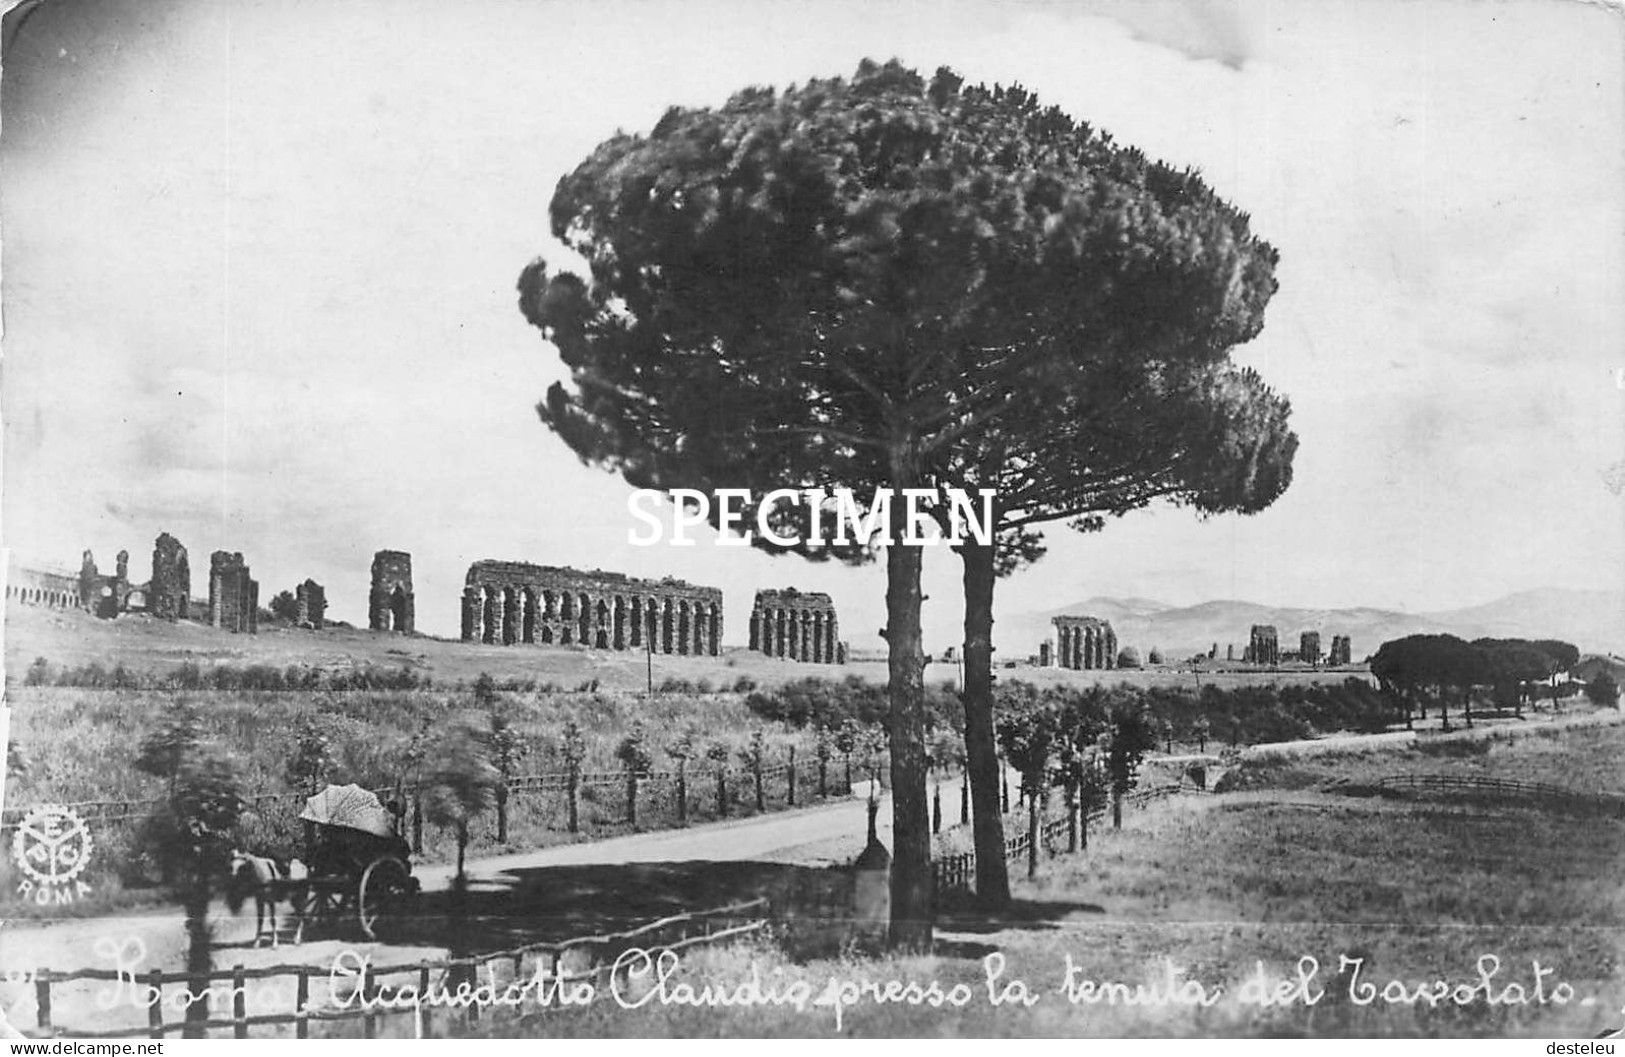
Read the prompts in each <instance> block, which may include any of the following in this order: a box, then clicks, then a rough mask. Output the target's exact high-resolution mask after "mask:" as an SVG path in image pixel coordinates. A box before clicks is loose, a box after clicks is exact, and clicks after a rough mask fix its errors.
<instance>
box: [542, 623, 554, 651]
mask: <svg viewBox="0 0 1625 1057" xmlns="http://www.w3.org/2000/svg"><path fill="white" fill-rule="evenodd" d="M542 644H543V645H544V646H551V645H553V625H551V624H543V625H542Z"/></svg>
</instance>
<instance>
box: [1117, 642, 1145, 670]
mask: <svg viewBox="0 0 1625 1057" xmlns="http://www.w3.org/2000/svg"><path fill="white" fill-rule="evenodd" d="M1117 666H1118V667H1119V668H1138V667H1140V651H1139V650H1137V649H1135V648H1134V647H1133V646H1124V647H1123V648H1122V649H1121V650H1120V651H1118V654H1117Z"/></svg>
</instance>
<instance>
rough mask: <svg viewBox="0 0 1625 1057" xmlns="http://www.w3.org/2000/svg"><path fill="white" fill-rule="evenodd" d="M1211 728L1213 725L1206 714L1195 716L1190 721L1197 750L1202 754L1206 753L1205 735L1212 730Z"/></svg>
mask: <svg viewBox="0 0 1625 1057" xmlns="http://www.w3.org/2000/svg"><path fill="white" fill-rule="evenodd" d="M1212 730H1213V725H1212V724H1211V723H1209V722H1208V718H1207V717H1206V716H1197V717H1196V720H1195V721H1194V722H1193V723H1191V733H1192V734H1194V735H1196V751H1197V752H1200V753H1203V754H1204V755H1205V754H1206V753H1207V736H1208V734H1210V733H1211V732H1212Z"/></svg>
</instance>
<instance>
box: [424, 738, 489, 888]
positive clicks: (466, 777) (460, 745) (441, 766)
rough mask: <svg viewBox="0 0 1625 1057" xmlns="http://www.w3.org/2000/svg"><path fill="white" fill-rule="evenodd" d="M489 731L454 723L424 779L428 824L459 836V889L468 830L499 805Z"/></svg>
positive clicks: (462, 879) (463, 881)
mask: <svg viewBox="0 0 1625 1057" xmlns="http://www.w3.org/2000/svg"><path fill="white" fill-rule="evenodd" d="M491 758H492V752H491V743H490V734H489V731H488V729H482V728H481V727H479V726H476V725H475V724H474V722H472V721H471V720H468V719H459V720H456V721H454V722H453V723H451V724H450V725H449V726H448V727H447V729H446V732H445V734H444V735H443V736H442V737H441V738H440V739H439V741H438V742H437V743H436V745H435V747H434V752H433V755H432V756H431V757H430V759H429V761H428V768H427V771H426V773H425V775H424V785H425V786H426V795H425V801H426V803H425V805H424V808H425V811H426V812H427V814H428V816H429V820H430V821H431V822H434V823H436V824H438V825H442V826H450V827H452V828H453V829H454V830H455V831H456V833H457V882H456V883H457V888H458V890H459V891H461V890H462V887H463V885H464V884H465V883H466V882H467V875H466V873H465V871H464V868H463V864H464V860H465V857H466V854H467V852H468V835H469V826H470V824H471V823H472V822H473V820H474V819H476V818H478V817H479V815H480V813H481V812H483V811H488V810H490V809H491V807H492V806H493V805H495V803H496V798H497V788H498V787H499V786H500V785H501V784H502V774H501V772H500V771H498V770H497V768H496V764H494V763H493V762H491Z"/></svg>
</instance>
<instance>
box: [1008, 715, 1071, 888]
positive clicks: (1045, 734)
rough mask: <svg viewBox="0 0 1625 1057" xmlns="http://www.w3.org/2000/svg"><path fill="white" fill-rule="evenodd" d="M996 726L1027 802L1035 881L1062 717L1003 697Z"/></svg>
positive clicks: (1030, 858) (1030, 867)
mask: <svg viewBox="0 0 1625 1057" xmlns="http://www.w3.org/2000/svg"><path fill="white" fill-rule="evenodd" d="M996 724H997V725H996V728H995V729H996V730H997V737H998V742H999V747H1000V748H1001V749H1003V750H1004V758H1005V759H1006V760H1009V761H1010V765H1011V766H1012V767H1014V768H1015V769H1016V771H1017V773H1018V774H1020V775H1021V791H1022V795H1023V796H1024V797H1025V799H1026V801H1027V876H1028V877H1036V876H1038V848H1039V843H1040V842H1039V836H1040V833H1041V831H1042V827H1043V802H1044V794H1045V790H1046V788H1047V786H1048V784H1049V781H1048V778H1049V766H1050V760H1051V759H1052V758H1053V756H1054V753H1055V750H1056V746H1057V742H1059V741H1060V733H1061V732H1060V716H1059V715H1058V713H1057V711H1056V709H1055V708H1054V707H1053V706H1052V705H1050V704H1049V703H1048V702H1045V701H1042V700H1036V699H1034V698H1032V697H1025V698H1023V697H1016V696H1011V695H1003V696H1002V700H1001V708H1000V711H999V712H998V713H997V720H996Z"/></svg>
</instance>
